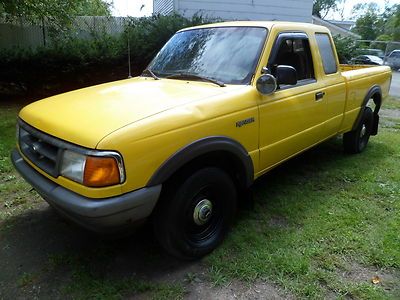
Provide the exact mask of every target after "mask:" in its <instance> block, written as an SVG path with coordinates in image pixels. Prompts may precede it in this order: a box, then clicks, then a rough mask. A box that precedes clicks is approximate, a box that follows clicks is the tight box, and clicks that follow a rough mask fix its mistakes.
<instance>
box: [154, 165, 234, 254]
mask: <svg viewBox="0 0 400 300" xmlns="http://www.w3.org/2000/svg"><path fill="white" fill-rule="evenodd" d="M178 184H179V185H178ZM178 184H176V185H174V184H170V186H168V187H167V189H169V190H170V192H167V194H166V195H165V199H161V201H162V202H161V203H160V204H159V206H158V207H157V208H156V211H155V215H154V219H153V220H154V223H153V224H154V232H155V235H156V237H157V239H158V241H159V242H160V244H161V246H162V247H163V248H164V249H165V250H166V251H167V252H168V253H169V254H171V255H173V256H175V257H177V258H180V259H196V258H200V257H202V256H204V255H206V254H208V253H210V252H211V251H212V250H214V249H215V248H216V247H217V246H218V245H219V244H220V243H221V242H222V240H223V239H224V237H225V235H226V234H227V232H228V230H229V228H230V225H231V223H232V221H233V219H234V216H235V212H236V202H237V193H236V188H235V186H234V184H233V182H232V179H231V177H230V176H229V175H228V174H227V173H226V172H225V171H223V170H221V169H219V168H214V167H207V168H204V169H201V170H198V171H196V172H194V173H193V174H192V175H190V176H189V177H187V178H186V179H185V180H182V181H181V182H179V183H178ZM171 188H176V190H175V191H173V190H172V191H171Z"/></svg>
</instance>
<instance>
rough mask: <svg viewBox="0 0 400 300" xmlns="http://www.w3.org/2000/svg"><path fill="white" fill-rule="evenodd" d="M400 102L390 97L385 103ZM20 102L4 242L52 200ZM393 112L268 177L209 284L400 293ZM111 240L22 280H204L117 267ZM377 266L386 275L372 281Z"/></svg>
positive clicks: (129, 285)
mask: <svg viewBox="0 0 400 300" xmlns="http://www.w3.org/2000/svg"><path fill="white" fill-rule="evenodd" d="M399 103H400V101H398V100H396V99H394V98H391V99H389V100H388V101H387V102H386V103H385V108H391V109H399V108H400V104H399ZM17 111H18V108H0V132H1V134H2V135H1V139H0V241H1V232H2V231H3V232H4V230H9V231H10V232H12V230H14V231H15V230H18V229H15V228H13V224H15V222H16V221H15V220H18V216H21V215H22V214H26V213H27V212H29V211H31V210H32V209H35V208H37V207H38V206H39V205H41V204H42V203H43V200H41V198H40V197H39V196H37V195H36V193H35V192H34V191H32V190H31V188H30V187H29V185H27V184H26V183H25V182H24V181H23V180H22V179H21V178H20V177H19V175H17V174H16V172H15V171H14V170H13V167H12V165H11V163H10V159H9V155H10V151H11V149H12V148H13V147H14V144H15V138H14V132H15V116H16V113H17ZM388 121H389V122H387V123H385V126H384V127H383V128H381V129H380V133H379V135H378V136H376V137H372V138H371V141H370V144H369V146H368V148H367V150H366V151H365V152H364V153H362V154H359V155H345V154H343V152H342V149H341V140H340V139H339V138H336V139H333V140H331V141H329V142H327V143H324V144H323V145H320V146H318V147H317V148H315V149H312V150H310V151H308V152H306V153H305V154H303V155H301V156H299V157H297V158H295V159H293V160H291V161H289V162H288V163H286V164H284V165H282V166H280V167H278V168H277V169H275V170H273V171H272V172H271V173H270V174H267V175H266V176H264V177H262V178H261V179H259V180H258V181H257V182H256V184H255V186H254V198H255V207H254V209H251V210H245V211H241V212H240V214H239V217H238V220H237V222H236V224H235V226H234V228H233V230H232V232H231V234H230V235H229V236H228V238H227V240H226V241H225V242H224V243H223V245H222V246H221V247H219V248H218V249H217V250H216V251H215V252H213V253H212V254H211V255H209V256H208V257H206V258H205V259H204V260H203V262H202V264H204V265H205V269H206V271H205V272H206V275H207V278H208V280H209V283H210V284H212V285H214V286H217V287H218V286H221V285H226V284H229V283H230V282H233V281H235V280H239V281H243V282H247V283H248V284H252V283H254V282H255V281H260V280H261V281H262V280H267V281H268V282H272V283H275V284H276V285H277V286H278V287H279V288H280V289H282V290H284V292H286V293H288V294H289V295H294V296H295V297H297V298H315V299H319V298H324V297H329V298H339V299H340V298H354V299H398V298H400V285H399V282H400V246H399V245H400V134H399V133H400V128H399V127H398V124H399V120H398V119H391V120H388ZM11 220H12V221H11ZM1 246H2V247H3V246H4V245H1ZM3 249H5V247H3ZM104 249H105V250H104ZM104 249H102V248H100V249H93V251H83V252H79V253H76V252H75V251H73V250H69V248H68V246H67V245H65V247H64V250H63V251H65V252H55V253H56V254H54V255H50V256H49V257H48V261H47V263H46V265H45V266H44V267H43V268H40V269H37V270H26V271H24V272H23V273H21V275H20V276H19V279H18V280H17V281H18V282H17V288H19V289H22V290H25V289H27V288H28V287H29V286H33V285H35V284H37V282H41V281H43V280H44V279H43V278H48V277H52V276H53V274H57V273H63V272H64V273H65V274H66V275H65V276H66V278H67V279H66V280H65V281H62V282H61V283H54V288H57V289H58V288H59V289H60V291H61V295H68V296H69V297H71V298H78V299H86V298H96V299H120V298H124V297H127V296H132V295H138V294H142V295H144V296H145V297H148V298H157V299H175V298H182V297H183V296H184V295H185V285H187V284H192V285H193V284H194V285H195V284H196V283H197V281H198V276H197V274H194V273H188V274H187V275H186V278H185V279H182V282H170V281H168V280H165V277H167V276H162V275H165V274H162V271H161V274H160V276H161V277H162V278H164V279H163V280H152V279H146V278H142V277H140V276H137V275H135V274H128V275H123V276H121V275H118V276H115V274H113V273H112V272H111V273H110V274H109V273H108V267H109V266H110V265H112V263H113V261H114V260H115V259H116V254H115V252H114V251H112V246H108V247H105V248H104ZM103 250H104V251H103ZM26 251H29V249H28V250H26ZM60 253H61V254H60ZM150 255H151V254H150ZM156 256H157V255H156ZM157 257H158V259H159V256H157ZM157 257H156V258H155V262H154V263H153V265H157ZM145 258H148V257H147V256H146V257H145ZM145 258H144V259H145ZM0 259H1V257H0ZM374 275H379V276H380V277H381V278H382V280H381V283H379V284H376V285H374V284H372V283H371V278H372V276H374ZM6 284H11V283H6ZM0 298H1V292H0Z"/></svg>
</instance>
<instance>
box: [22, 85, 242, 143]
mask: <svg viewBox="0 0 400 300" xmlns="http://www.w3.org/2000/svg"><path fill="white" fill-rule="evenodd" d="M232 88H235V86H227V87H219V86H217V85H214V84H212V83H206V82H193V81H191V82H187V81H182V80H170V79H161V80H154V79H152V78H147V77H136V78H133V79H127V80H122V81H117V82H112V83H106V84H102V85H98V86H93V87H89V88H84V89H81V90H76V91H72V92H68V93H65V94H61V95H57V96H53V97H50V98H46V99H43V100H40V101H37V102H34V103H32V104H30V105H28V106H26V107H24V108H23V109H22V110H21V112H20V115H19V116H20V118H21V119H22V120H24V121H25V122H26V123H28V124H30V125H31V126H33V127H35V128H37V129H39V130H41V131H43V132H46V133H48V134H50V135H52V136H55V137H58V138H60V139H63V140H66V141H69V142H71V143H74V144H78V145H81V146H84V147H88V148H95V147H96V145H97V144H98V142H99V141H100V140H101V139H102V138H103V137H105V136H106V135H108V134H110V133H111V132H113V131H115V130H117V129H119V128H121V127H124V126H126V125H128V124H131V123H133V122H136V121H139V120H142V119H144V118H147V117H150V116H152V115H155V114H158V113H160V112H163V111H165V110H168V109H171V108H174V107H176V106H179V105H184V104H186V103H188V102H192V101H197V100H201V99H204V98H208V97H212V96H216V95H219V94H222V93H226V92H228V91H229V90H232ZM236 88H237V86H236Z"/></svg>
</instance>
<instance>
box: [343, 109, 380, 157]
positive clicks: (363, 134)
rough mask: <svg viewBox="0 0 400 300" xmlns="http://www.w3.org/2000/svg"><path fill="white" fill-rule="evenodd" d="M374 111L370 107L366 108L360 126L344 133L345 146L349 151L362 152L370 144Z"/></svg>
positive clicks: (346, 150)
mask: <svg viewBox="0 0 400 300" xmlns="http://www.w3.org/2000/svg"><path fill="white" fill-rule="evenodd" d="M373 121H374V113H373V112H372V109H371V108H370V107H366V108H365V109H364V112H363V115H362V117H361V122H360V123H359V124H358V126H357V127H356V128H355V129H354V130H352V131H350V132H346V133H345V134H344V135H343V147H344V150H345V152H347V153H360V152H362V151H363V150H364V149H365V148H366V147H367V144H368V141H369V138H370V136H371V132H372V126H373Z"/></svg>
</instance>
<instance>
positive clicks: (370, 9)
mask: <svg viewBox="0 0 400 300" xmlns="http://www.w3.org/2000/svg"><path fill="white" fill-rule="evenodd" d="M352 12H353V14H354V15H355V16H356V26H355V27H354V31H355V32H356V33H358V34H360V35H361V37H362V39H366V40H375V39H376V40H381V38H382V37H383V38H385V40H388V39H389V40H400V5H392V6H389V5H387V4H386V5H385V8H384V10H383V11H382V12H381V11H380V9H379V6H378V4H377V3H374V2H372V3H360V4H357V5H355V6H354V7H353V10H352Z"/></svg>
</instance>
